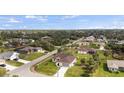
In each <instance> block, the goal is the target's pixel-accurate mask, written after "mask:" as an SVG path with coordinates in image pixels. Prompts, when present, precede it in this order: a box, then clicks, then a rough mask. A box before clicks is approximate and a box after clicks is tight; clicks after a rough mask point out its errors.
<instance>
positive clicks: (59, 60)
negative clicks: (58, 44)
mask: <svg viewBox="0 0 124 93" xmlns="http://www.w3.org/2000/svg"><path fill="white" fill-rule="evenodd" d="M53 62H55V63H56V65H57V66H63V67H71V66H73V65H74V63H76V57H74V56H72V55H67V54H64V53H57V54H55V55H54V57H53Z"/></svg>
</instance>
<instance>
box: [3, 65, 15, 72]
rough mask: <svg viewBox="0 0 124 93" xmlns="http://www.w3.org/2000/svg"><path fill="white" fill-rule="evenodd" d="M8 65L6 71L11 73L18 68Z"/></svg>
mask: <svg viewBox="0 0 124 93" xmlns="http://www.w3.org/2000/svg"><path fill="white" fill-rule="evenodd" d="M5 65H6V67H5V68H6V69H7V70H9V71H12V70H14V69H16V68H17V67H15V66H11V65H8V64H5Z"/></svg>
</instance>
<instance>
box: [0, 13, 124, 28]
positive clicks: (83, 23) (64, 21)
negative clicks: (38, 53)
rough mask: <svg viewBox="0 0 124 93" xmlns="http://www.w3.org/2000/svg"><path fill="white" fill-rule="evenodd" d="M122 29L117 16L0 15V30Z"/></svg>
mask: <svg viewBox="0 0 124 93" xmlns="http://www.w3.org/2000/svg"><path fill="white" fill-rule="evenodd" d="M115 28H116V29H124V16H119V15H114V16H113V15H49V16H48V15H1V16H0V29H115Z"/></svg>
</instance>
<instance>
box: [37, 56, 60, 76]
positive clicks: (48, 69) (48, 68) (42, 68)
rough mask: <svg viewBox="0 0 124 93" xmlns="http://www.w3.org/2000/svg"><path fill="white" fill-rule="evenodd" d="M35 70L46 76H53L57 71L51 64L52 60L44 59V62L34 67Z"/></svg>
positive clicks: (53, 64)
mask: <svg viewBox="0 0 124 93" xmlns="http://www.w3.org/2000/svg"><path fill="white" fill-rule="evenodd" d="M35 70H36V71H37V72H39V73H42V74H46V75H50V76H52V75H54V74H55V73H56V72H57V71H58V67H57V66H56V65H55V63H54V62H52V59H51V58H50V59H46V60H44V62H42V63H39V64H37V65H35Z"/></svg>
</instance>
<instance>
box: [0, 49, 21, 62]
mask: <svg viewBox="0 0 124 93" xmlns="http://www.w3.org/2000/svg"><path fill="white" fill-rule="evenodd" d="M18 55H19V54H18V53H16V52H13V51H9V52H4V53H1V54H0V59H4V60H14V59H18Z"/></svg>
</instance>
